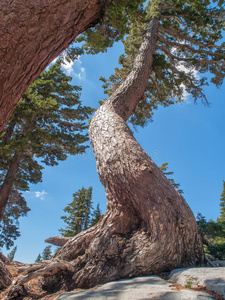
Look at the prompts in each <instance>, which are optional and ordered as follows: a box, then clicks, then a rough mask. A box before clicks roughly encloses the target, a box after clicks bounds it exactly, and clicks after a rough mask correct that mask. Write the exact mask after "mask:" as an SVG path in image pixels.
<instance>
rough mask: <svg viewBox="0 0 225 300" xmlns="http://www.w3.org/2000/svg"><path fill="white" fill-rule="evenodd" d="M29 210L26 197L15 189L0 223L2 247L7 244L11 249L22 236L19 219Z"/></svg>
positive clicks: (0, 243) (0, 245) (0, 242)
mask: <svg viewBox="0 0 225 300" xmlns="http://www.w3.org/2000/svg"><path fill="white" fill-rule="evenodd" d="M29 210H30V208H29V207H28V206H27V202H26V201H25V199H24V197H23V196H22V195H21V194H20V193H19V192H18V191H17V190H13V191H12V192H11V193H10V195H9V200H8V203H7V205H6V209H5V211H4V215H3V219H2V221H1V223H0V248H1V247H3V246H5V247H6V249H9V248H10V247H12V246H13V245H14V240H16V239H17V237H19V236H20V231H19V221H18V219H19V217H21V216H26V215H27V212H28V211H29Z"/></svg>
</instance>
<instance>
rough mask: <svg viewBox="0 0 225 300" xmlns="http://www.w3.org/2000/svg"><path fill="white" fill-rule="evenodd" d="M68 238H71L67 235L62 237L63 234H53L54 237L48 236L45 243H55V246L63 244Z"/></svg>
mask: <svg viewBox="0 0 225 300" xmlns="http://www.w3.org/2000/svg"><path fill="white" fill-rule="evenodd" d="M69 240H71V238H69V237H64V236H54V237H50V238H47V239H46V240H45V242H46V243H49V244H52V245H55V246H60V247H61V246H64V245H65V244H66V243H67V242H68V241H69Z"/></svg>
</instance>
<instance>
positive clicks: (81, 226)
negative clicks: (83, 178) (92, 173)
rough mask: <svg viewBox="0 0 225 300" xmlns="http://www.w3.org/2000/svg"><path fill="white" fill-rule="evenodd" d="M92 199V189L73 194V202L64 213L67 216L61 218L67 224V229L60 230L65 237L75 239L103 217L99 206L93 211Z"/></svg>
mask: <svg viewBox="0 0 225 300" xmlns="http://www.w3.org/2000/svg"><path fill="white" fill-rule="evenodd" d="M91 199H92V187H89V188H88V189H85V188H84V187H82V189H80V190H78V192H76V193H74V194H73V201H72V202H71V203H69V204H68V205H67V206H66V207H65V208H64V212H66V213H67V215H66V216H62V217H61V219H63V220H64V222H65V223H66V224H67V225H66V228H65V229H63V228H61V229H59V231H60V232H61V233H62V235H63V236H65V237H73V236H75V235H76V234H78V233H80V232H81V231H83V230H85V229H87V228H89V227H91V226H93V225H95V224H96V223H97V222H98V221H99V219H100V217H101V215H102V213H101V211H100V208H99V204H98V205H97V207H96V209H94V210H93V202H92V201H91ZM92 210H93V212H92ZM91 215H92V218H91Z"/></svg>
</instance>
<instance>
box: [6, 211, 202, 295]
mask: <svg viewBox="0 0 225 300" xmlns="http://www.w3.org/2000/svg"><path fill="white" fill-rule="evenodd" d="M128 214H129V218H128V216H127V215H128ZM118 220H120V221H118ZM128 220H130V221H128ZM165 241H166V240H165V236H163V235H162V238H161V239H160V240H154V237H153V235H152V233H151V232H149V231H148V230H147V228H146V227H145V226H144V224H143V222H142V221H141V220H140V219H139V218H138V217H137V216H135V215H133V217H132V218H131V211H130V210H129V209H127V208H126V210H124V209H123V208H122V207H120V210H118V209H116V208H115V209H114V211H113V214H112V213H109V212H108V213H106V215H105V216H104V217H103V219H102V220H101V221H100V222H99V223H98V224H96V225H95V226H94V227H92V228H90V229H88V230H87V231H85V232H81V233H80V234H79V235H77V236H75V237H74V238H72V239H71V240H69V241H68V242H67V243H66V244H65V245H64V246H63V247H62V248H61V249H60V250H59V252H58V253H57V254H56V255H55V257H53V259H52V260H50V261H43V262H40V263H37V264H34V265H32V266H31V267H29V268H28V269H27V270H26V271H24V272H23V274H21V275H20V276H18V277H17V279H16V280H14V285H12V286H11V287H10V288H9V290H8V295H7V299H15V298H16V297H18V295H19V294H21V293H25V290H24V288H22V287H23V286H24V284H25V283H26V282H28V281H30V280H31V279H34V278H37V277H41V281H42V288H43V290H45V291H47V292H48V293H54V292H56V291H59V290H67V291H69V290H72V289H76V288H91V287H94V286H96V285H98V284H104V283H106V282H109V281H114V280H118V279H122V278H130V277H137V276H143V275H151V274H159V273H161V272H167V271H170V270H172V269H174V268H178V267H190V266H196V265H199V264H202V263H203V259H204V257H203V254H202V248H201V246H200V247H199V249H196V248H195V249H191V248H188V247H187V249H186V251H183V252H179V251H178V248H179V243H180V241H179V240H178V242H177V247H176V245H174V243H175V241H171V242H172V245H171V243H170V242H168V237H167V242H165ZM197 244H198V245H201V244H200V243H197Z"/></svg>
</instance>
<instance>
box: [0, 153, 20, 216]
mask: <svg viewBox="0 0 225 300" xmlns="http://www.w3.org/2000/svg"><path fill="white" fill-rule="evenodd" d="M22 154H23V152H22V150H20V151H19V152H18V153H15V154H14V156H13V158H12V161H11V163H10V166H9V169H8V171H7V174H6V176H5V179H4V181H3V183H2V186H1V188H0V221H1V220H2V218H3V215H4V211H5V207H6V205H7V202H8V199H9V195H10V192H11V190H12V187H13V184H14V182H15V179H16V174H17V171H18V168H19V165H20V159H21V156H22Z"/></svg>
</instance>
